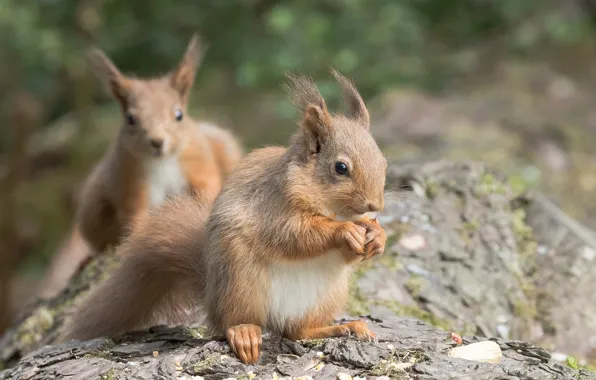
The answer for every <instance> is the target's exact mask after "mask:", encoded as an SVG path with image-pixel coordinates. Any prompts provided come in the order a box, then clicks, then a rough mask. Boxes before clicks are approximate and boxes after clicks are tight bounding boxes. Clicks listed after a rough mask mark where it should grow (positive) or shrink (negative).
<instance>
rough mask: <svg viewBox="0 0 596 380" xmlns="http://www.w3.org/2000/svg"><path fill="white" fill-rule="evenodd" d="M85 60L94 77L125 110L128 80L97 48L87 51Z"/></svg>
mask: <svg viewBox="0 0 596 380" xmlns="http://www.w3.org/2000/svg"><path fill="white" fill-rule="evenodd" d="M87 60H88V61H89V64H90V67H91V69H92V71H93V72H94V73H95V75H96V76H97V77H98V78H99V79H100V80H101V81H102V82H104V83H105V84H107V85H108V86H109V88H110V91H111V92H112V94H113V95H114V97H115V98H116V99H117V100H118V102H120V104H121V105H122V107H123V109H126V108H127V103H128V97H129V95H130V86H131V84H130V80H129V79H128V78H126V77H125V76H124V75H122V73H121V72H120V70H118V68H117V67H116V65H115V64H114V63H113V62H112V60H111V59H109V58H108V56H107V55H106V54H105V53H104V52H103V51H102V50H100V49H99V48H97V47H92V48H90V49H89V50H88V51H87Z"/></svg>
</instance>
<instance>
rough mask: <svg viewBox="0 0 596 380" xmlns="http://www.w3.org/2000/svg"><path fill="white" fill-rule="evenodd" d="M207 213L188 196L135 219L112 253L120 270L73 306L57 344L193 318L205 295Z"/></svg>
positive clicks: (180, 322)
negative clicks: (204, 268) (204, 266)
mask: <svg viewBox="0 0 596 380" xmlns="http://www.w3.org/2000/svg"><path fill="white" fill-rule="evenodd" d="M208 212H209V209H208V207H207V206H204V205H201V204H200V203H199V202H197V200H196V199H194V198H192V197H190V196H189V197H179V198H178V199H176V200H174V201H171V202H169V203H167V204H165V205H163V206H162V207H160V208H158V209H154V210H152V211H151V212H150V213H149V214H148V215H144V216H139V218H138V219H137V220H136V221H135V223H134V228H133V230H132V231H131V234H130V236H129V237H128V239H126V240H125V242H124V243H123V244H122V245H121V246H120V247H119V248H118V249H117V251H116V255H118V256H119V259H120V261H121V262H120V265H119V267H118V268H116V269H115V270H114V271H113V272H112V273H111V275H110V277H109V278H107V279H106V280H105V281H103V282H102V283H100V284H98V285H97V286H96V287H95V288H94V289H92V290H91V292H90V294H89V295H88V296H86V297H85V298H84V299H83V300H82V303H80V304H79V305H77V307H76V309H75V310H74V312H73V314H72V316H71V318H70V320H67V321H66V324H65V327H64V328H63V331H62V332H61V334H60V336H59V338H58V341H62V342H64V341H68V340H71V339H79V340H84V339H91V338H95V337H99V336H113V335H116V334H119V333H122V332H125V331H132V330H138V329H143V328H147V327H150V326H152V325H156V324H162V323H166V324H170V325H175V324H182V323H189V322H192V321H193V320H194V318H197V317H198V313H197V311H198V309H199V307H200V304H201V300H202V298H203V289H204V276H203V265H202V263H201V253H202V246H203V235H204V229H205V228H204V227H205V222H206V219H207V216H208Z"/></svg>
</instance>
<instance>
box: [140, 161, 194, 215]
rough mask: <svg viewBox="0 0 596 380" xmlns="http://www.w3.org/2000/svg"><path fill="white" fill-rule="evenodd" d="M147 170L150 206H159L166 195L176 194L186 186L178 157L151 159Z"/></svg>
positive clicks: (186, 182)
mask: <svg viewBox="0 0 596 380" xmlns="http://www.w3.org/2000/svg"><path fill="white" fill-rule="evenodd" d="M147 170H148V172H149V204H150V207H155V206H159V205H160V204H162V203H163V202H164V201H165V200H166V199H167V198H168V196H172V195H178V194H180V193H182V192H183V191H184V190H185V189H186V187H187V186H188V181H187V180H186V177H185V176H184V173H183V172H182V168H181V167H180V163H179V161H178V157H168V158H164V159H157V160H153V161H151V162H150V163H149V164H148V167H147Z"/></svg>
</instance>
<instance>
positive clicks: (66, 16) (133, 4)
mask: <svg viewBox="0 0 596 380" xmlns="http://www.w3.org/2000/svg"><path fill="white" fill-rule="evenodd" d="M595 25H596V2H593V1H591V0H583V1H582V0H451V1H444V0H402V1H397V0H279V1H276V0H217V1H188V0H187V1H182V0H170V1H149V0H127V1H115V0H105V1H101V0H61V1H59V0H2V1H1V2H0V62H1V64H0V89H2V91H1V92H0V97H1V98H0V120H1V121H2V122H1V124H2V128H0V180H1V181H2V182H1V184H0V185H1V186H2V187H1V189H2V194H1V195H2V196H1V200H0V209H1V212H0V226H1V227H2V229H1V232H2V235H1V236H2V247H1V249H3V251H4V252H2V254H1V257H2V260H4V261H3V262H2V263H1V266H3V267H4V268H5V270H4V273H2V276H4V277H5V278H6V277H7V276H10V275H13V274H16V275H15V276H14V277H13V279H14V281H15V283H16V285H15V286H14V288H13V290H14V289H16V290H15V291H16V292H17V293H18V294H20V295H21V296H17V298H19V300H20V301H22V300H24V299H26V294H28V293H27V289H30V288H31V287H32V286H33V284H35V281H36V279H38V278H39V277H40V276H41V275H42V274H43V270H44V268H45V267H46V266H47V264H48V263H49V261H50V259H51V257H52V254H53V253H54V251H55V249H56V246H57V244H58V242H59V241H60V239H62V238H63V237H64V235H65V233H66V232H67V230H68V228H69V226H70V223H71V219H72V215H73V212H74V209H75V205H74V202H75V201H74V199H75V196H74V194H75V193H76V191H77V189H78V186H79V185H80V183H81V180H82V179H83V178H84V176H85V174H86V173H87V172H88V170H89V169H90V168H91V166H92V165H93V163H94V162H95V161H96V160H97V159H98V158H99V157H100V156H101V154H102V153H103V151H104V149H105V148H106V145H107V144H108V143H109V141H111V139H113V138H114V136H115V133H116V130H117V129H118V127H119V124H120V113H119V112H120V110H119V108H118V106H117V104H116V103H115V102H114V101H113V100H112V99H111V98H110V97H109V96H108V95H107V92H106V91H103V89H102V86H101V85H100V83H99V82H98V81H97V80H96V79H95V78H94V77H93V76H92V75H91V73H90V72H89V69H88V67H87V62H86V60H85V49H86V48H87V47H88V46H90V45H97V46H99V47H101V48H102V49H104V50H105V52H106V53H107V54H108V55H109V56H110V57H111V58H112V59H113V61H114V62H115V63H116V65H117V66H119V68H120V69H121V70H122V71H123V72H125V73H134V74H136V75H138V76H141V77H142V76H151V75H158V74H162V73H165V72H166V71H168V70H169V69H171V68H172V67H174V65H175V64H177V62H178V60H179V59H180V58H181V56H182V53H183V51H184V48H185V46H186V44H187V43H188V40H189V38H190V36H191V35H192V34H193V33H194V32H198V33H199V34H200V35H201V37H202V38H203V40H204V41H205V42H206V43H207V44H208V45H209V50H208V52H207V55H206V58H205V60H204V63H203V65H202V66H201V68H200V70H199V73H198V77H197V80H196V84H195V87H194V93H193V96H192V98H191V102H192V110H191V114H192V115H193V116H194V117H196V118H208V119H211V120H213V121H216V122H218V123H220V124H221V125H223V126H225V127H228V128H230V129H232V130H234V131H235V132H236V133H237V134H238V135H239V136H240V137H241V138H242V140H243V142H244V143H245V145H246V146H247V148H249V149H250V148H254V147H258V146H262V145H265V144H272V143H285V141H286V139H287V137H288V136H289V134H290V133H291V132H292V131H293V129H294V126H295V124H294V121H295V119H296V117H297V115H296V114H295V112H294V110H293V109H292V107H291V106H290V104H289V102H288V101H287V100H286V98H285V94H284V93H283V92H282V90H281V88H280V86H279V84H280V83H281V81H282V80H283V75H284V73H286V72H288V71H294V70H300V71H303V72H305V73H308V74H310V75H312V76H313V77H314V78H315V79H316V80H317V83H318V84H319V87H320V90H321V92H322V94H323V95H324V96H325V97H326V98H327V99H328V102H329V103H330V105H331V106H338V105H339V104H340V102H339V92H338V91H337V88H336V87H335V85H334V82H333V80H332V78H331V76H330V75H329V74H328V69H329V67H331V66H333V67H335V68H336V69H338V70H339V71H341V72H342V73H343V74H345V75H346V76H349V77H351V78H353V79H354V81H355V82H356V84H357V87H358V88H359V90H360V91H361V93H362V95H363V97H364V98H365V101H366V102H367V104H369V107H370V111H371V114H372V118H373V120H374V123H375V126H374V127H373V129H374V130H375V135H376V136H377V138H378V141H379V143H380V144H381V145H382V146H383V148H384V149H385V151H386V153H387V155H388V156H389V157H390V158H391V159H395V160H402V161H404V160H416V159H432V158H453V159H467V158H471V159H480V160H483V161H486V162H488V163H490V164H492V165H494V166H496V167H498V168H500V169H502V170H504V171H505V172H507V173H508V174H510V175H511V176H512V181H513V183H514V185H516V186H518V187H519V189H522V188H527V187H532V186H537V187H539V188H541V189H542V190H544V191H546V192H547V193H548V194H549V195H550V196H551V197H552V198H554V199H555V200H556V201H557V202H558V203H559V204H562V205H563V207H564V208H565V209H566V210H567V211H568V212H570V213H571V214H573V215H574V216H576V217H577V218H579V219H581V220H582V221H584V222H586V223H588V224H589V225H591V226H593V227H594V226H596V206H595V205H596V202H594V200H595V199H596V138H595V137H594V136H596V134H595V133H596V114H595V113H594V110H593V109H594V104H596V103H595V102H594V101H596V99H594V97H593V95H592V92H593V89H594V84H595V78H596V70H595V67H596V49H595V48H596V39H595V38H594V37H595V36H596V33H595ZM6 268H16V269H11V271H12V272H10V273H8V270H7V269H6ZM0 288H1V285H0ZM0 290H2V289H0ZM19 292H20V293H19ZM1 297H2V295H1V294H0V298H1Z"/></svg>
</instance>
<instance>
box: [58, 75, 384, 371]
mask: <svg viewBox="0 0 596 380" xmlns="http://www.w3.org/2000/svg"><path fill="white" fill-rule="evenodd" d="M332 73H333V75H334V77H335V78H336V80H337V81H338V82H339V84H340V85H341V86H342V88H343V93H344V97H345V100H346V103H347V112H346V113H344V114H331V113H330V112H329V111H328V109H327V106H326V103H325V101H324V99H323V97H322V96H321V95H320V93H319V91H318V89H317V86H316V84H315V83H314V82H313V80H312V79H311V78H309V77H307V76H303V75H297V74H291V75H289V76H288V79H289V80H288V81H287V85H286V87H287V88H288V89H289V90H290V94H291V95H292V99H293V100H294V103H295V104H296V105H297V106H298V107H299V109H300V110H301V111H302V112H303V118H302V120H301V121H300V123H299V126H300V127H299V129H298V131H297V132H296V133H295V134H294V135H293V137H292V139H291V143H290V146H289V147H287V148H283V147H265V148H261V149H257V150H254V151H253V152H251V153H249V154H248V155H247V156H246V157H245V158H244V159H243V161H242V163H240V164H239V165H238V166H237V168H236V170H235V171H234V172H233V173H232V174H231V175H230V176H229V177H228V178H227V179H226V181H225V183H224V186H223V188H222V190H221V192H220V193H219V194H218V196H217V198H216V200H215V202H214V203H213V204H212V206H209V205H205V204H201V203H199V202H196V201H195V200H193V199H192V198H190V197H188V196H187V197H179V198H177V199H174V200H171V201H169V202H168V203H167V204H165V205H164V206H163V207H160V208H159V209H153V210H151V211H150V212H149V213H148V214H147V215H139V217H138V218H137V222H136V223H135V224H134V228H133V230H132V232H131V234H130V235H129V236H128V238H127V239H126V240H125V241H124V242H123V244H122V245H121V246H120V247H119V250H120V252H119V253H120V254H121V256H120V257H121V258H122V259H123V260H122V262H121V265H120V266H119V267H118V268H117V269H115V271H114V272H113V273H112V275H111V276H110V277H108V279H107V280H106V281H105V282H102V283H101V284H98V286H97V287H95V288H94V289H93V290H92V291H91V293H90V294H89V296H88V297H86V298H84V299H83V300H82V303H80V304H79V305H78V306H77V307H76V308H75V310H74V311H73V312H72V314H71V315H70V316H69V318H68V319H67V322H66V323H65V325H64V327H63V329H62V331H61V332H60V338H59V341H61V342H64V341H68V340H72V339H91V338H94V337H98V336H114V335H115V334H120V333H123V332H126V331H132V330H135V329H141V328H147V327H150V326H152V325H154V324H157V323H159V322H160V321H166V322H167V323H168V324H170V325H175V324H184V323H187V322H188V321H198V319H199V317H201V316H203V317H206V320H207V325H208V326H209V327H210V328H211V330H212V331H213V333H214V334H216V335H219V336H222V338H223V336H225V337H226V339H227V341H228V343H229V345H230V347H231V348H232V350H233V352H234V353H235V354H236V356H237V357H238V358H239V359H240V360H241V361H242V362H243V363H245V364H253V363H255V362H256V361H257V360H258V357H259V348H260V345H261V344H262V331H263V330H265V331H269V332H271V333H273V334H279V335H281V336H284V337H286V338H288V339H291V340H301V339H314V338H327V337H339V336H347V335H354V336H356V337H358V338H361V339H366V340H374V339H376V337H375V334H374V333H373V332H372V331H370V330H369V328H368V327H367V324H366V322H365V321H363V320H356V321H351V322H348V323H345V324H341V325H333V321H334V317H335V316H336V314H337V313H338V312H340V311H341V309H342V308H343V307H344V306H345V303H346V301H347V297H348V293H349V277H350V274H351V272H352V268H353V267H354V265H355V264H356V263H358V262H360V261H362V260H368V259H370V258H372V257H373V256H376V255H379V254H382V253H383V252H384V249H385V242H386V234H385V231H384V230H383V228H382V227H381V226H380V224H379V223H378V221H377V219H376V218H372V217H371V216H370V213H377V212H379V211H381V210H382V209H383V207H384V187H385V177H386V173H387V160H386V159H385V157H384V156H383V154H382V152H381V150H380V149H379V147H378V145H377V144H376V142H375V140H374V139H373V137H372V135H371V133H370V130H369V129H370V121H369V113H368V110H367V109H366V106H365V104H364V101H363V100H362V97H361V96H360V94H359V93H358V91H357V90H356V88H355V86H354V84H353V83H352V81H351V80H349V79H347V78H345V77H344V76H342V75H341V74H340V73H338V72H337V71H335V70H332Z"/></svg>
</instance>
